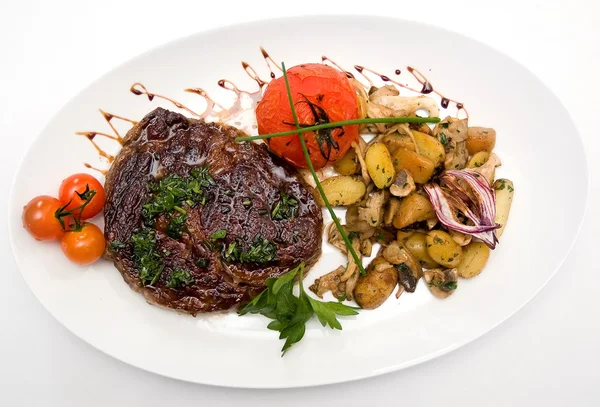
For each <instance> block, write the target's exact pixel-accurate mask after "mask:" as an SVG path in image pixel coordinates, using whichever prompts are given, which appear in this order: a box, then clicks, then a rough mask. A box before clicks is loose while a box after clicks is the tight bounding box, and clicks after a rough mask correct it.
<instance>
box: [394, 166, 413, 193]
mask: <svg viewBox="0 0 600 407" xmlns="http://www.w3.org/2000/svg"><path fill="white" fill-rule="evenodd" d="M415 189H416V186H415V181H414V180H413V177H412V176H411V175H410V174H409V173H408V171H406V170H401V171H399V172H398V173H397V174H396V178H395V179H394V182H393V183H392V185H391V186H390V193H391V194H392V195H394V196H397V197H399V198H403V197H405V196H408V195H410V194H411V193H413V192H414V191H415Z"/></svg>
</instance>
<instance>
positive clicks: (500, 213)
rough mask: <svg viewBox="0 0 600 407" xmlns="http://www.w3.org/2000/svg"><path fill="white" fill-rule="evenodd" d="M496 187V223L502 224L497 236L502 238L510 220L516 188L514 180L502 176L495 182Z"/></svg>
mask: <svg viewBox="0 0 600 407" xmlns="http://www.w3.org/2000/svg"><path fill="white" fill-rule="evenodd" d="M494 189H495V190H496V223H497V224H499V225H501V227H500V229H496V236H497V237H498V238H500V236H502V234H503V233H504V228H505V227H506V222H508V215H509V214H510V207H511V205H512V200H513V195H514V193H515V188H514V185H513V183H512V181H510V180H507V179H504V178H500V179H499V180H496V182H494Z"/></svg>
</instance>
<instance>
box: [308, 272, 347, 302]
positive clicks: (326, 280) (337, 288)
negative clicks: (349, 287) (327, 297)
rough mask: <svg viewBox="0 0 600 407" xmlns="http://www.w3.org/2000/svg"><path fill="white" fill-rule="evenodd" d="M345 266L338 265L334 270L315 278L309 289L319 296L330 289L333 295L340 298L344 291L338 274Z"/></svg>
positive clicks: (321, 296) (340, 273)
mask: <svg viewBox="0 0 600 407" xmlns="http://www.w3.org/2000/svg"><path fill="white" fill-rule="evenodd" d="M345 269H346V268H345V267H344V266H339V267H338V268H336V269H335V270H333V271H331V272H329V273H327V274H325V275H323V276H321V277H319V278H317V279H316V280H315V282H314V283H313V284H312V285H311V286H310V287H309V289H310V290H311V291H312V292H313V293H315V294H316V295H317V297H319V298H323V294H325V293H326V292H327V291H331V293H332V294H333V296H334V297H336V298H341V297H342V296H343V295H344V294H345V293H346V291H345V288H346V287H345V284H343V283H342V282H341V281H340V276H341V275H342V273H343V272H344V270H345Z"/></svg>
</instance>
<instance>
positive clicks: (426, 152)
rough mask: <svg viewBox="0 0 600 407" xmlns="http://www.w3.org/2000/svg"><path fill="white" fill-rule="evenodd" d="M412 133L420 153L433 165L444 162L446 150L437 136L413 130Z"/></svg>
mask: <svg viewBox="0 0 600 407" xmlns="http://www.w3.org/2000/svg"><path fill="white" fill-rule="evenodd" d="M412 133H413V136H414V137H415V143H417V147H418V150H419V154H420V155H422V156H423V157H425V158H427V159H429V160H430V161H432V162H433V165H434V166H435V167H437V166H438V165H439V164H440V163H442V162H444V160H445V159H446V151H445V150H444V146H443V145H442V143H440V141H439V140H438V139H437V138H435V137H433V136H430V135H428V134H425V133H421V132H420V131H414V130H413V132H412Z"/></svg>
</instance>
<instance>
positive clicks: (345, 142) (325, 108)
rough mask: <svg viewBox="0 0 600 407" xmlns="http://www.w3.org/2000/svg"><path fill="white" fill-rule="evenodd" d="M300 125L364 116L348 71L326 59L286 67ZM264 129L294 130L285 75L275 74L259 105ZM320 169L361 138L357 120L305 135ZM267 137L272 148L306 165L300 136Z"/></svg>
mask: <svg viewBox="0 0 600 407" xmlns="http://www.w3.org/2000/svg"><path fill="white" fill-rule="evenodd" d="M287 75H288V80H289V83H290V88H291V93H292V99H293V102H294V106H295V109H296V113H297V115H298V121H299V123H300V126H303V127H306V126H310V125H314V124H323V123H327V122H337V121H342V120H350V119H357V118H359V103H358V97H357V95H356V92H355V90H354V88H353V87H352V85H351V83H350V81H349V80H348V78H347V77H346V75H345V74H344V73H343V72H341V71H339V70H337V69H334V68H332V67H330V66H328V65H324V64H303V65H297V66H294V67H292V68H290V69H288V70H287ZM256 119H257V123H258V133H259V134H270V133H278V132H283V131H289V130H293V129H295V125H294V118H293V116H292V110H291V107H290V103H289V99H288V94H287V90H286V85H285V80H284V78H283V77H281V78H277V79H274V80H273V81H272V82H271V83H269V85H268V86H267V89H266V91H265V94H264V96H263V98H262V100H261V101H260V103H259V104H258V106H257V108H256ZM303 135H304V137H305V140H306V144H307V147H308V151H309V155H310V158H311V161H312V162H313V165H314V167H315V168H316V169H319V168H322V167H324V166H325V165H327V164H330V163H333V162H335V161H336V160H337V159H339V158H341V157H342V156H343V155H344V154H345V153H346V151H348V149H349V148H350V146H351V144H352V142H353V141H355V140H357V138H358V125H351V126H343V127H341V128H340V127H338V128H333V129H322V130H318V131H317V132H316V134H315V132H307V133H304V134H303ZM265 142H266V143H267V145H268V146H269V148H270V149H271V151H272V152H273V153H275V154H276V155H278V156H279V157H281V158H283V159H284V160H286V161H288V162H289V163H291V164H292V165H294V166H295V167H297V168H307V163H306V160H305V158H304V154H303V152H302V146H301V143H300V140H299V138H298V136H297V135H295V134H294V135H290V136H282V137H274V138H272V139H266V140H265Z"/></svg>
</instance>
